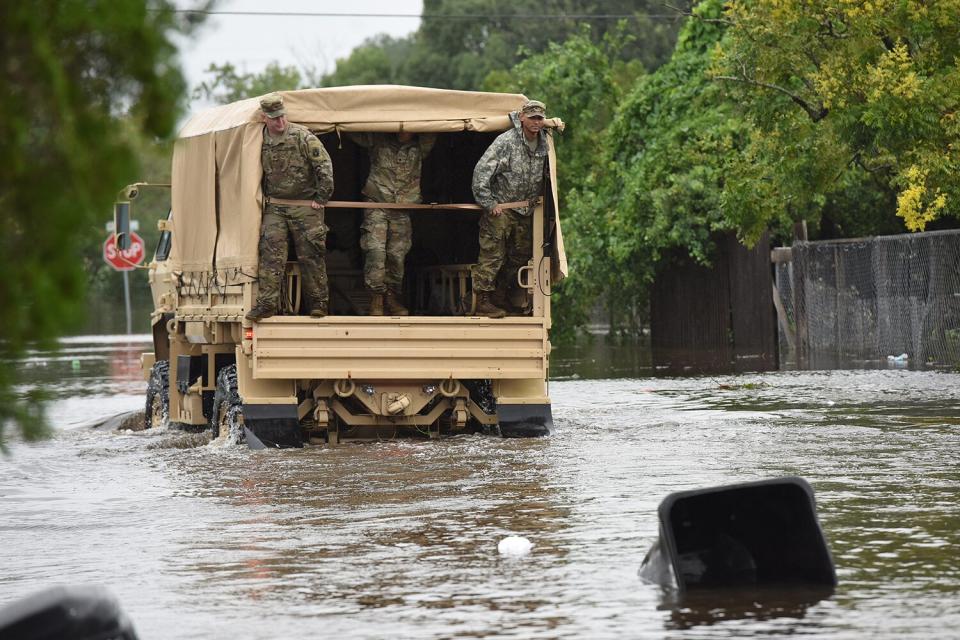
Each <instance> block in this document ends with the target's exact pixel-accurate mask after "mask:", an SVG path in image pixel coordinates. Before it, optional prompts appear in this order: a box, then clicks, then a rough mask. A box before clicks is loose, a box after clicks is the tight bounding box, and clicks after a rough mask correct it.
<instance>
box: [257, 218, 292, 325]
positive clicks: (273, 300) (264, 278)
mask: <svg viewBox="0 0 960 640" xmlns="http://www.w3.org/2000/svg"><path fill="white" fill-rule="evenodd" d="M286 264H287V223H286V220H284V219H283V217H281V216H279V215H277V214H276V213H274V212H271V211H269V210H267V211H264V213H263V218H262V220H261V221H260V262H259V266H258V268H257V285H258V286H257V305H256V306H257V309H260V310H265V311H270V312H272V313H276V312H277V311H279V309H280V278H281V276H282V275H283V269H284V267H285V266H286Z"/></svg>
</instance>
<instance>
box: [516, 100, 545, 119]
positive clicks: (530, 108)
mask: <svg viewBox="0 0 960 640" xmlns="http://www.w3.org/2000/svg"><path fill="white" fill-rule="evenodd" d="M520 113H522V114H523V115H525V116H541V117H544V118H546V117H547V105H545V104H543V103H542V102H540V101H539V100H527V101H526V102H524V103H523V106H522V107H520Z"/></svg>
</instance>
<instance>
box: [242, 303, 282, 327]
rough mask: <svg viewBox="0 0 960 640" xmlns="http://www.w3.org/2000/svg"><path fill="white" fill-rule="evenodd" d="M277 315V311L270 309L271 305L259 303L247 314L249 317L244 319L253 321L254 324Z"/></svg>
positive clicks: (246, 316)
mask: <svg viewBox="0 0 960 640" xmlns="http://www.w3.org/2000/svg"><path fill="white" fill-rule="evenodd" d="M275 315H277V310H276V309H273V308H271V307H270V305H267V304H264V303H262V302H258V303H257V304H256V305H255V306H254V307H253V309H250V311H248V312H247V315H245V316H244V317H245V318H246V319H247V320H253V321H254V322H260V321H261V320H263V319H264V318H271V317H273V316H275Z"/></svg>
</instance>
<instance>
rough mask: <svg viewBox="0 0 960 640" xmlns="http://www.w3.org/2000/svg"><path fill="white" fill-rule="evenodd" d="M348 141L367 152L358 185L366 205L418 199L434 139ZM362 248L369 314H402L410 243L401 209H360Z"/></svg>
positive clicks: (402, 136) (364, 137)
mask: <svg viewBox="0 0 960 640" xmlns="http://www.w3.org/2000/svg"><path fill="white" fill-rule="evenodd" d="M350 138H351V140H353V141H354V142H355V143H357V144H358V145H360V146H361V147H365V148H366V149H367V150H368V152H369V154H370V174H369V176H368V177H367V182H366V184H365V185H364V187H363V196H364V198H365V199H366V200H367V201H368V202H373V203H376V202H389V203H398V202H409V203H417V202H420V201H421V196H420V173H421V169H422V167H423V160H424V159H425V158H426V157H427V156H428V155H429V154H430V151H431V150H432V149H433V145H434V143H435V142H436V136H435V135H428V134H416V133H410V132H409V131H401V132H399V133H396V134H393V133H354V134H351V135H350ZM360 229H361V233H362V235H361V236H360V248H361V249H362V250H363V281H364V284H365V285H366V287H367V289H368V290H369V291H370V315H372V316H382V315H383V313H384V311H386V313H387V314H388V315H392V316H406V315H409V314H410V312H409V311H408V310H407V309H406V307H404V306H403V304H402V303H401V302H400V298H401V297H402V292H403V263H404V260H405V258H406V256H407V252H409V251H410V247H411V246H412V245H413V232H412V230H411V226H410V214H409V213H407V212H406V211H404V210H403V209H377V208H370V209H364V210H363V224H362V225H361V227H360Z"/></svg>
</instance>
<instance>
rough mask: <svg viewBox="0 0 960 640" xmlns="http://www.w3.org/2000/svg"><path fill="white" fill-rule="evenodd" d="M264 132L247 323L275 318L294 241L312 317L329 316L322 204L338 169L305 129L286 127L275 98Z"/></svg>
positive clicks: (270, 98)
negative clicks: (255, 266) (253, 292)
mask: <svg viewBox="0 0 960 640" xmlns="http://www.w3.org/2000/svg"><path fill="white" fill-rule="evenodd" d="M260 110H261V111H262V112H263V121H264V133H263V147H262V149H261V152H260V161H261V163H262V165H263V196H264V207H263V217H262V218H261V221H260V266H259V271H258V274H259V275H258V281H259V285H260V286H259V293H258V294H257V304H256V306H255V307H254V308H253V309H251V310H250V312H249V313H248V314H247V316H246V317H247V319H249V320H253V321H258V320H262V319H263V318H269V317H270V316H273V315H276V313H277V312H278V311H279V304H280V278H281V277H282V276H283V272H284V268H285V266H286V263H287V238H288V236H289V237H292V238H293V245H294V247H295V248H296V250H297V259H298V260H299V262H300V276H301V277H300V280H301V283H302V285H301V287H302V289H303V291H304V293H305V294H306V298H307V300H308V301H309V303H310V304H311V305H312V307H311V308H310V309H311V310H310V315H311V316H314V317H320V318H322V317H323V316H325V315H327V298H328V292H327V266H326V261H325V257H326V252H327V249H326V238H327V226H326V225H325V224H324V222H323V204H324V203H326V202H327V200H329V199H330V194H331V193H333V165H332V163H331V162H330V155H329V154H328V153H327V150H326V149H324V147H323V144H322V143H321V142H320V140H318V139H317V137H316V136H315V135H313V134H312V133H310V130H309V129H307V128H306V127H304V126H302V125H299V124H293V123H291V122H287V118H286V110H285V109H284V107H283V98H282V97H281V96H279V95H278V94H276V93H271V94H269V95H267V96H265V97H264V98H263V99H262V100H260ZM270 198H283V199H288V200H311V201H312V203H311V205H310V206H309V207H307V206H290V205H281V204H275V203H271V202H270Z"/></svg>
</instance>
